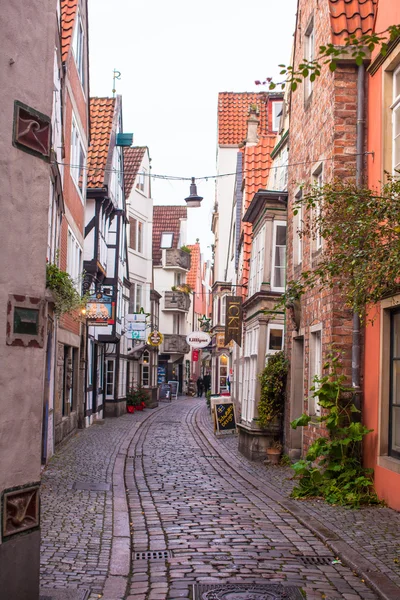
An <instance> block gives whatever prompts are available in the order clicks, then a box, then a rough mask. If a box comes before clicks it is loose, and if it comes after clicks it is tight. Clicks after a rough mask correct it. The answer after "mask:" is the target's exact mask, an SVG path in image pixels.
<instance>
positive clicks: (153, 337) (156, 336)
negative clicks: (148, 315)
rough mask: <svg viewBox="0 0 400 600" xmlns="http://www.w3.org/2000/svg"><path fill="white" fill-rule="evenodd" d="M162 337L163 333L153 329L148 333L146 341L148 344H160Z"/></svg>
mask: <svg viewBox="0 0 400 600" xmlns="http://www.w3.org/2000/svg"><path fill="white" fill-rule="evenodd" d="M163 339H164V336H163V334H162V333H160V332H159V331H157V330H155V331H152V332H151V333H150V335H149V337H148V338H147V343H148V344H149V346H160V345H161V344H162V341H163Z"/></svg>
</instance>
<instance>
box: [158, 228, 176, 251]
mask: <svg viewBox="0 0 400 600" xmlns="http://www.w3.org/2000/svg"><path fill="white" fill-rule="evenodd" d="M164 236H165V237H164ZM166 236H171V241H170V242H168V241H167V240H169V238H167V237H166ZM173 241H174V234H173V233H172V232H171V231H163V232H162V234H161V240H160V248H165V249H168V248H172V243H173Z"/></svg>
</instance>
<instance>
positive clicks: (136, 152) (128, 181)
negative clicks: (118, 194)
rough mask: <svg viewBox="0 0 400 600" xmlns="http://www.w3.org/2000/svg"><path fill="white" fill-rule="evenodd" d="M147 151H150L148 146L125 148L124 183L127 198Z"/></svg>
mask: <svg viewBox="0 0 400 600" xmlns="http://www.w3.org/2000/svg"><path fill="white" fill-rule="evenodd" d="M146 151H148V148H147V147H146V146H133V147H131V148H124V183H125V196H126V197H127V198H128V196H129V194H130V193H131V191H132V188H133V186H134V184H135V179H136V176H137V174H138V173H139V169H140V165H141V164H142V160H143V157H144V155H145V154H146Z"/></svg>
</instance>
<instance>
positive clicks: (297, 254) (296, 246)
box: [293, 190, 303, 265]
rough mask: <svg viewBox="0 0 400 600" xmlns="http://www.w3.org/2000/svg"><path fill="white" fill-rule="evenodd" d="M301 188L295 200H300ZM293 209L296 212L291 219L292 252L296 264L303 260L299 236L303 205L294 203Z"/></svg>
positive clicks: (301, 242)
mask: <svg viewBox="0 0 400 600" xmlns="http://www.w3.org/2000/svg"><path fill="white" fill-rule="evenodd" d="M301 198H302V192H301V190H300V191H299V192H298V193H297V194H296V201H297V200H301ZM295 210H297V214H296V215H294V219H293V252H294V263H295V264H296V265H299V264H301V262H302V260H303V239H302V237H301V229H302V224H303V207H302V206H301V204H300V205H296V208H295Z"/></svg>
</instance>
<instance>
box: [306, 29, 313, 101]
mask: <svg viewBox="0 0 400 600" xmlns="http://www.w3.org/2000/svg"><path fill="white" fill-rule="evenodd" d="M314 47H315V34H314V21H311V23H310V24H309V26H308V27H307V30H306V35H305V38H304V50H305V56H304V58H305V59H306V61H308V62H309V63H310V62H312V61H313V60H314ZM312 89H313V82H312V81H311V79H310V75H309V76H308V77H306V79H305V80H304V100H308V98H309V97H310V96H311V92H312Z"/></svg>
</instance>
